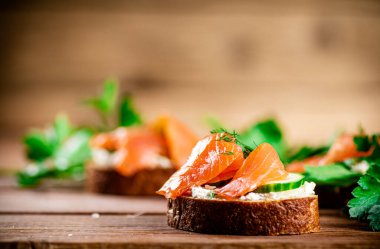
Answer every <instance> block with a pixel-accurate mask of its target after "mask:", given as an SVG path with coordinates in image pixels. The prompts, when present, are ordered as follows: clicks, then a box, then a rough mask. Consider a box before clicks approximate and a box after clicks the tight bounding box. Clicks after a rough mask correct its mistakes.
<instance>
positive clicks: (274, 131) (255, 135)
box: [238, 119, 288, 161]
mask: <svg viewBox="0 0 380 249" xmlns="http://www.w3.org/2000/svg"><path fill="white" fill-rule="evenodd" d="M238 137H239V139H240V140H241V142H242V143H244V144H246V145H248V146H250V147H252V148H254V147H256V145H257V144H261V143H264V142H267V143H269V144H271V145H272V146H273V147H274V148H275V149H276V151H277V153H278V155H279V156H280V158H281V160H282V161H286V153H287V150H288V147H287V144H286V142H285V139H284V136H283V133H282V130H281V128H280V125H279V124H278V123H277V122H276V120H274V119H268V120H264V121H261V122H258V123H255V124H254V125H252V126H251V127H249V128H248V129H246V130H244V131H243V132H241V134H240V135H239V136H238Z"/></svg>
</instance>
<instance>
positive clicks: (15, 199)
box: [0, 179, 380, 249]
mask: <svg viewBox="0 0 380 249" xmlns="http://www.w3.org/2000/svg"><path fill="white" fill-rule="evenodd" d="M165 212H166V203H165V200H163V199H161V198H140V197H116V196H101V195H94V194H89V193H84V192H82V191H80V190H73V189H54V190H52V189H39V190H23V189H18V188H17V187H16V185H15V184H14V182H13V181H11V180H9V179H0V248H33V249H37V248H110V247H112V248H303V249H305V248H380V234H379V233H375V232H371V231H369V230H368V228H367V226H366V225H365V224H361V223H359V222H357V221H354V220H350V219H347V218H345V217H344V216H343V215H342V214H341V213H340V212H339V211H336V210H321V211H320V215H321V232H320V233H315V234H308V235H293V236H276V237H265V236H225V235H207V234H197V233H190V232H185V231H179V230H175V229H172V228H170V227H168V226H167V225H166V217H165ZM97 214H99V215H97Z"/></svg>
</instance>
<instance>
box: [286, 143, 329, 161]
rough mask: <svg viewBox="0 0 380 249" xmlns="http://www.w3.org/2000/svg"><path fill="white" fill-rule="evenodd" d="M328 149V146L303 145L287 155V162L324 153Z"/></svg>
mask: <svg viewBox="0 0 380 249" xmlns="http://www.w3.org/2000/svg"><path fill="white" fill-rule="evenodd" d="M328 150H329V146H318V147H310V146H303V147H301V148H300V149H299V150H298V151H296V152H294V153H292V154H290V155H288V156H287V160H286V161H287V162H288V163H291V162H293V161H302V160H304V159H306V158H309V157H312V156H317V155H322V154H325V153H326V152H327V151H328Z"/></svg>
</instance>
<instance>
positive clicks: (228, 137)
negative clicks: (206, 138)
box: [211, 128, 253, 158]
mask: <svg viewBox="0 0 380 249" xmlns="http://www.w3.org/2000/svg"><path fill="white" fill-rule="evenodd" d="M215 133H220V134H221V136H220V138H219V140H220V141H222V140H223V141H225V142H233V141H234V142H235V143H236V144H237V145H239V146H240V147H241V148H242V150H243V155H244V157H245V158H247V157H248V155H249V154H250V153H251V152H252V151H253V148H252V147H250V146H248V145H246V144H244V143H243V142H241V141H240V139H239V137H238V134H237V133H236V131H235V130H233V131H232V132H229V131H228V130H227V129H224V128H218V129H214V130H212V131H211V134H215Z"/></svg>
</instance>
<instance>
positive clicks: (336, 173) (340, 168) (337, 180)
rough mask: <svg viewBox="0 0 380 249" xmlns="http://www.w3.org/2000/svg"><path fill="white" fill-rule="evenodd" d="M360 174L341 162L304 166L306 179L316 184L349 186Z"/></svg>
mask: <svg viewBox="0 0 380 249" xmlns="http://www.w3.org/2000/svg"><path fill="white" fill-rule="evenodd" d="M359 177H360V174H358V173H355V172H353V171H352V170H350V169H348V168H347V167H346V166H345V165H344V164H343V163H336V164H331V165H326V166H321V167H313V166H306V172H305V179H306V181H312V182H315V183H316V184H317V185H329V186H334V187H344V186H350V185H352V184H354V183H356V182H357V181H358V179H359Z"/></svg>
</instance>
